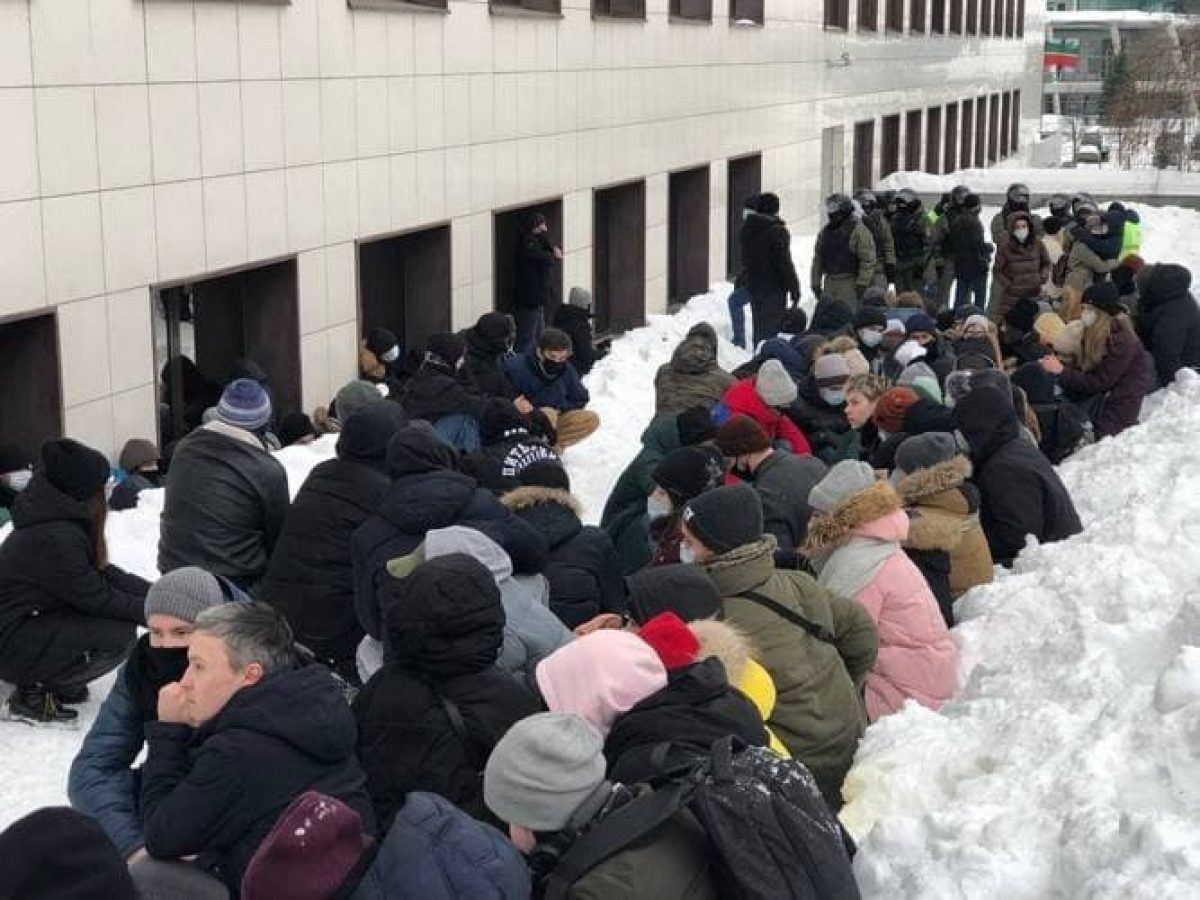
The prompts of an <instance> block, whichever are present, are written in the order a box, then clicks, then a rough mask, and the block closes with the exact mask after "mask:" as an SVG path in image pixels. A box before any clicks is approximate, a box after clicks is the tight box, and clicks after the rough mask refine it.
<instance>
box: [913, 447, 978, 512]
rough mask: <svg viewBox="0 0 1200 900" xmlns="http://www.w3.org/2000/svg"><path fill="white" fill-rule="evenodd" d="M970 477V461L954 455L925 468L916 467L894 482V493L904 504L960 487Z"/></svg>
mask: <svg viewBox="0 0 1200 900" xmlns="http://www.w3.org/2000/svg"><path fill="white" fill-rule="evenodd" d="M970 477H971V461H970V460H969V459H967V458H966V457H965V456H961V455H960V456H955V457H954V458H952V459H948V460H946V461H945V462H940V463H938V464H937V465H935V466H930V467H929V468H927V469H917V471H915V472H910V473H909V474H907V475H905V476H904V477H903V478H901V479H900V480H899V481H898V482H896V493H898V494H899V495H900V499H901V501H903V502H904V504H906V505H910V504H912V503H915V502H916V501H918V500H923V499H924V498H926V497H932V496H933V495H935V494H940V493H942V492H943V491H948V490H951V489H952V488H956V487H960V486H961V485H962V484H963V483H964V482H965V481H966V480H967V479H968V478H970Z"/></svg>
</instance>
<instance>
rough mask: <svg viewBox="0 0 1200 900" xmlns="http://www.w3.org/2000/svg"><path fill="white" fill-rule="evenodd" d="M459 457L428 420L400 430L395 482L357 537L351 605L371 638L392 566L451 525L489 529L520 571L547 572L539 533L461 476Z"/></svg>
mask: <svg viewBox="0 0 1200 900" xmlns="http://www.w3.org/2000/svg"><path fill="white" fill-rule="evenodd" d="M457 463H458V454H457V453H456V452H455V451H454V448H453V447H451V446H450V445H449V444H447V443H445V442H444V441H442V440H440V439H439V438H438V436H437V435H436V434H434V432H433V430H432V429H431V428H429V426H428V425H426V424H425V423H413V424H412V425H409V426H407V427H405V428H401V429H400V430H399V431H398V432H396V435H395V437H393V438H392V440H391V443H390V444H389V445H388V452H387V465H388V471H389V473H390V474H391V476H392V478H393V479H394V481H393V482H392V486H391V487H390V488H388V491H387V493H386V494H385V495H384V497H383V500H382V501H380V504H379V510H378V511H377V512H376V513H375V515H373V516H372V517H371V518H369V519H367V521H366V522H364V523H363V524H362V525H360V526H359V527H358V528H357V529H356V530H355V532H354V535H353V537H352V538H351V539H350V556H351V559H352V560H353V564H354V606H355V609H356V610H357V612H358V620H359V623H360V624H361V625H362V626H363V629H364V630H365V631H366V633H367V634H369V635H370V636H371V637H373V638H378V639H382V638H383V631H384V629H383V620H382V617H381V612H380V608H379V600H378V596H377V592H378V590H379V587H380V585H381V584H382V583H383V582H384V581H385V579H387V578H390V577H391V576H389V575H388V574H387V568H386V567H387V564H388V562H390V561H391V560H393V559H398V558H400V557H402V556H407V555H408V554H410V553H412V552H413V551H414V550H415V549H417V547H418V546H419V545H420V543H421V541H422V540H424V538H425V532H427V531H429V530H430V529H431V528H445V527H446V526H447V525H467V526H469V527H472V528H478V529H479V530H481V531H484V532H485V533H486V534H487V535H488V536H489V537H491V538H492V539H493V540H495V541H496V543H498V544H500V546H502V547H503V548H504V550H505V552H506V553H508V555H509V556H510V557H511V558H512V562H513V569H514V571H515V572H516V573H518V574H529V573H534V572H541V571H542V570H543V569H544V568H545V567H546V542H545V541H544V540H543V539H542V536H541V535H540V534H538V533H537V531H536V530H535V529H534V528H533V527H531V526H530V525H527V524H526V523H524V522H522V521H521V520H520V519H518V518H517V517H516V516H514V515H513V514H512V512H511V511H510V510H507V509H505V508H504V507H503V506H501V505H500V501H498V500H497V499H496V498H495V497H494V496H493V495H492V494H491V492H489V491H487V490H485V489H484V488H481V487H479V485H478V484H476V483H475V479H473V478H471V477H469V476H467V475H464V474H463V473H462V472H459V471H456V467H457Z"/></svg>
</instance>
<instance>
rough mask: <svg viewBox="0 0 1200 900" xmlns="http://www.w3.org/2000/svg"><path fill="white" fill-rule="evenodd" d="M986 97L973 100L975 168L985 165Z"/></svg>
mask: <svg viewBox="0 0 1200 900" xmlns="http://www.w3.org/2000/svg"><path fill="white" fill-rule="evenodd" d="M987 126H988V118H987V97H980V98H979V99H978V100H976V101H975V168H977V169H982V168H983V167H984V166H985V165H987Z"/></svg>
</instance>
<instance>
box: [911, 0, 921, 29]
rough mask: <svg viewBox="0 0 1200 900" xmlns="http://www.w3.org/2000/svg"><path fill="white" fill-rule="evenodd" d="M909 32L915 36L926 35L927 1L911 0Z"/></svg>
mask: <svg viewBox="0 0 1200 900" xmlns="http://www.w3.org/2000/svg"><path fill="white" fill-rule="evenodd" d="M908 30H909V31H911V32H912V33H913V34H924V33H925V0H910V5H909V7H908Z"/></svg>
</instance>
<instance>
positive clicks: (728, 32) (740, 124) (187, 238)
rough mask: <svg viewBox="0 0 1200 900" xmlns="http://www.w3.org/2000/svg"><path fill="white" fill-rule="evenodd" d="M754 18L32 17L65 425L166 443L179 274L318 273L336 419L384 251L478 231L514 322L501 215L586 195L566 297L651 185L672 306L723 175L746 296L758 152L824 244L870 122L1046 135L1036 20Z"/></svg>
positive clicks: (7, 14)
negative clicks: (372, 257)
mask: <svg viewBox="0 0 1200 900" xmlns="http://www.w3.org/2000/svg"><path fill="white" fill-rule="evenodd" d="M911 2H912V0H908V3H911ZM935 2H937V0H929V2H927V3H926V6H927V7H932V6H933V5H934V3H935ZM727 4H728V0H715V2H714V9H713V21H712V23H711V24H710V23H690V22H689V23H677V22H674V21H670V20H669V17H668V15H667V0H648V2H647V8H648V14H647V17H646V20H645V21H644V22H642V21H636V22H635V21H605V20H593V18H592V17H591V14H590V9H589V5H588V2H587V0H564V3H563V10H562V13H563V14H562V16H561V18H558V17H553V18H546V17H512V16H497V15H491V14H489V9H488V6H487V5H486V3H483V2H473V0H452V2H451V3H450V13H449V15H445V14H430V13H413V12H410V11H403V10H396V11H387V12H384V11H368V10H351V9H349V8H347V5H346V2H345V0H292V2H291V3H290V4H289V5H275V4H272V3H266V2H262V0H259V2H222V0H195V2H188V0H6V2H4V3H2V4H0V121H2V122H3V124H4V128H5V139H4V141H3V142H0V247H2V248H3V250H2V252H0V321H2V320H3V319H5V318H11V317H14V316H18V315H25V314H30V313H34V312H39V311H41V312H44V311H46V310H47V309H50V308H53V309H55V310H57V315H58V323H59V341H60V358H61V368H62V402H63V418H64V425H65V430H66V432H67V433H68V434H70V435H72V436H75V437H78V438H80V439H81V440H85V441H88V442H90V443H92V444H94V445H95V446H97V447H98V448H100V449H103V450H105V451H106V452H109V453H112V452H114V450H115V449H119V446H120V444H121V443H122V442H123V441H124V440H125V438H127V437H129V436H135V435H153V434H154V433H155V427H156V426H155V421H156V420H155V386H154V381H155V377H156V376H155V371H154V361H153V349H152V339H151V333H150V332H151V292H150V286H152V285H155V284H162V283H164V282H170V281H176V280H180V279H185V278H190V277H194V276H199V275H203V274H205V273H208V272H213V271H217V270H226V269H230V268H235V267H239V266H245V265H247V264H250V263H254V262H256V261H260V260H266V259H276V258H280V257H284V256H288V255H292V254H294V255H295V256H296V258H297V260H298V266H299V293H300V296H299V312H300V325H301V327H300V332H301V366H302V383H303V395H304V402H305V406H306V407H307V408H309V409H311V408H312V407H313V406H315V405H317V404H321V403H325V402H327V400H328V398H329V397H330V396H331V395H332V393H333V392H334V391H335V390H336V388H337V387H338V386H340V385H341V384H343V383H344V382H345V381H346V380H348V379H349V378H351V377H353V376H354V374H355V366H356V353H355V350H356V342H357V339H358V327H357V287H356V277H357V272H356V252H355V241H356V240H358V239H361V238H365V237H370V236H377V235H383V234H387V233H392V232H398V231H403V230H408V229H414V228H417V227H420V226H424V225H431V224H438V223H445V222H449V223H450V224H451V227H452V244H453V298H454V301H453V322H454V325H455V327H463V326H466V325H468V324H470V323H471V322H472V321H473V320H474V319H475V318H476V317H477V316H478V315H479V314H480V313H482V312H485V311H487V310H489V309H491V308H492V299H493V298H492V293H493V287H492V271H493V266H492V247H491V234H492V212H493V210H496V209H501V208H505V207H512V206H517V205H521V204H523V203H526V202H532V201H534V200H537V199H541V198H547V197H557V196H562V197H563V199H564V241H563V244H564V247H563V249H564V251H565V254H566V258H565V262H564V274H565V279H564V280H565V283H566V284H567V285H568V286H570V285H573V284H581V285H590V283H591V252H592V190H593V188H595V187H597V186H603V185H609V184H615V183H619V182H622V181H626V180H631V179H635V178H645V179H646V184H647V193H646V197H647V201H646V202H647V213H646V219H647V231H646V238H645V239H646V249H647V252H646V282H647V312H657V311H661V310H662V309H663V307H664V305H665V297H666V263H667V260H666V256H667V226H666V219H667V174H668V173H669V172H670V171H672V170H676V169H681V168H687V167H691V166H695V165H698V164H703V163H705V162H711V163H712V165H713V168H712V178H711V194H712V212H711V215H712V225H711V229H710V243H711V259H710V271H711V275H712V278H713V279H714V280H720V279H723V278H724V277H725V275H726V272H725V207H724V203H725V191H726V184H725V178H726V176H725V172H726V169H725V162H724V161H725V160H726V159H728V158H730V157H734V156H739V155H742V154H747V153H753V152H761V153H762V155H763V185H764V188H765V189H770V190H774V191H775V192H777V193H778V194H780V196H781V198H782V200H783V210H784V215H785V217H787V218H788V219H789V221H791V222H793V223H794V224H798V225H800V226H801V227H804V226H806V225H809V224H811V223H812V222H813V221H814V217H815V215H816V211H817V209H818V206H819V200H820V196H819V195H820V188H821V171H822V159H821V132H822V129H824V128H828V127H833V126H839V125H840V126H844V127H845V133H846V152H847V154H849V152H850V150H849V142H850V134H851V133H852V131H853V124H854V123H855V122H857V121H861V120H864V119H868V118H876V119H878V117H879V116H881V115H885V114H891V113H897V112H900V113H903V112H904V111H906V110H907V109H909V108H917V107H928V106H931V105H936V104H941V103H944V102H952V101H957V100H959V99H963V98H967V97H972V96H978V95H980V94H985V93H986V94H990V93H992V92H995V91H1000V90H1009V89H1014V88H1016V89H1020V90H1021V91H1022V94H1023V104H1022V126H1023V127H1022V132H1023V134H1031V133H1032V130H1033V129H1034V128H1035V127H1036V121H1037V115H1038V111H1039V107H1040V99H1039V89H1038V86H1039V81H1040V57H1041V52H1042V27H1041V25H1042V18H1043V13H1042V11H1041V10H1040V8H1038V7H1039V4H1037V3H1035V2H1028V3H1027V4H1026V21H1025V29H1024V36H1023V37H1022V38H1020V39H1017V38H1011V39H1004V38H1001V39H984V38H962V37H958V36H950V35H947V36H931V35H917V36H912V37H903V36H900V35H896V34H887V35H884V34H882V33H880V34H879V35H869V36H860V35H858V34H856V33H855V32H856V22H855V10H854V9H853V8H852V9H851V23H850V28H849V29H848V30H847V31H844V32H843V31H832V30H826V29H824V28H823V27H822V4H821V3H817V2H809V0H766V24H765V27H761V28H760V27H732V26H731V25H730V24H729V22H728V5H727ZM856 5H857V4H855V3H851V6H852V7H855V6H856ZM964 5H965V4H964ZM880 6H881V7H882V6H883V4H880ZM907 14H908V8H907V3H906V21H907ZM881 15H882V13H881ZM842 54H848V64H843V57H842ZM902 141H903V138H902ZM879 143H880V136H879V130H878V125H877V132H876V146H877V147H878V145H879ZM902 146H903V143H902ZM877 152H878V150H877ZM849 169H850V165H849V157H848V155H847V161H846V170H847V182H846V186H847V188H848V187H849ZM807 262H808V261H807V260H803V261H799V263H800V264H801V265H803V266H807Z"/></svg>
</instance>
